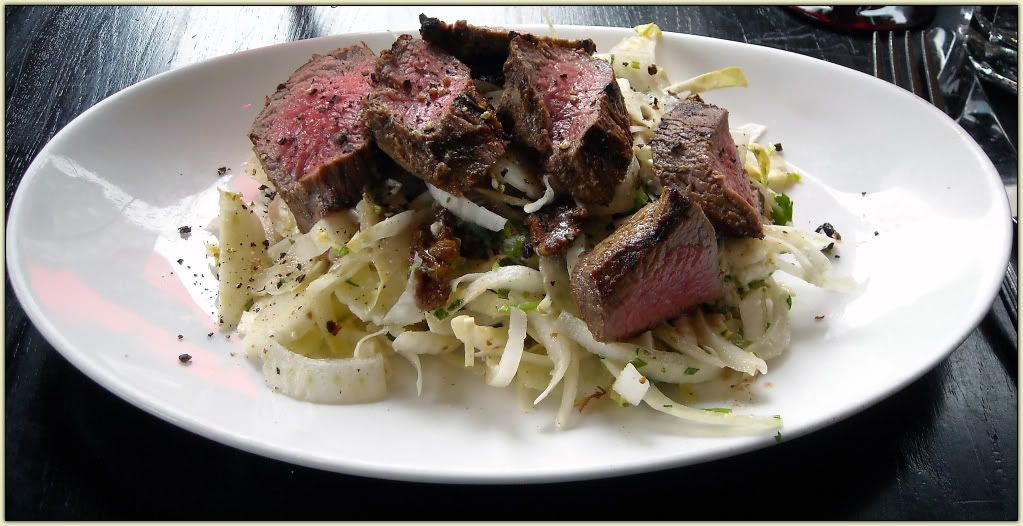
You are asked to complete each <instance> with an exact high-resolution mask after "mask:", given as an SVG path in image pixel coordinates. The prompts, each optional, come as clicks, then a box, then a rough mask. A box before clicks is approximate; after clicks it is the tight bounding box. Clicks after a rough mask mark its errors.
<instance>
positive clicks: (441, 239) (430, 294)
mask: <svg viewBox="0 0 1023 526" xmlns="http://www.w3.org/2000/svg"><path fill="white" fill-rule="evenodd" d="M433 224H438V225H439V228H437V227H434V226H433ZM435 229H436V231H435ZM460 248H461V244H460V242H459V239H458V238H457V237H456V236H455V216H454V215H452V214H451V212H448V211H447V210H446V209H444V208H441V209H439V210H438V211H437V216H436V219H435V221H434V222H433V223H426V224H424V225H423V226H422V227H420V228H419V230H416V232H415V234H413V236H412V252H411V253H410V255H409V264H410V265H413V268H414V270H413V272H414V273H415V280H416V292H415V296H416V305H417V306H418V307H419V308H420V309H423V310H426V311H429V310H434V309H438V308H440V307H443V306H444V304H446V303H447V301H448V296H450V295H451V274H452V267H453V266H454V264H455V262H456V261H457V260H458V257H459V251H460ZM417 256H418V258H419V260H420V261H419V265H418V266H415V263H416V261H415V260H416V257H417Z"/></svg>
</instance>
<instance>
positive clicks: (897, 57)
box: [873, 31, 1019, 326]
mask: <svg viewBox="0 0 1023 526" xmlns="http://www.w3.org/2000/svg"><path fill="white" fill-rule="evenodd" d="M873 52H874V76H875V77H877V78H879V79H881V80H884V81H887V82H890V83H892V84H895V85H897V86H899V87H901V88H904V89H906V90H908V91H910V92H911V93H913V94H914V95H916V96H918V97H920V98H922V99H924V100H926V101H928V102H930V103H931V104H933V105H934V106H935V107H937V108H938V109H939V110H941V111H942V113H948V106H947V105H946V104H945V97H944V96H942V94H941V89H940V87H939V84H938V74H939V73H940V72H941V64H942V57H941V55H940V54H939V53H940V52H939V50H938V48H937V46H935V45H933V44H932V43H931V42H929V41H928V40H927V35H926V33H925V32H924V31H919V32H912V31H901V32H899V34H896V32H881V31H875V32H874V37H873ZM921 73H923V75H921ZM1012 224H1013V232H1012V239H1013V246H1012V251H1013V253H1015V252H1016V238H1017V233H1016V231H1017V228H1018V226H1017V219H1016V218H1015V217H1013V218H1012ZM1017 284H1018V277H1017V275H1016V267H1015V265H1014V264H1013V262H1012V260H1010V261H1009V265H1008V268H1007V271H1006V274H1005V278H1004V279H1003V280H1002V288H1001V291H999V294H998V295H999V297H1000V298H1001V300H1002V303H1003V304H1004V306H1005V310H1006V312H1007V313H1008V314H1009V316H1010V317H1011V319H1012V323H1013V326H1016V325H1017V324H1018V319H1019V317H1018V313H1017V301H1018V298H1019V293H1018V289H1017V287H1018V285H1017Z"/></svg>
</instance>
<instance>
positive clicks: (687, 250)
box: [571, 188, 722, 341]
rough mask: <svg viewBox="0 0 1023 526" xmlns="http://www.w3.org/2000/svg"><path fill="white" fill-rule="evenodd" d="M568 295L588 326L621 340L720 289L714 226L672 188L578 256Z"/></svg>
mask: <svg viewBox="0 0 1023 526" xmlns="http://www.w3.org/2000/svg"><path fill="white" fill-rule="evenodd" d="M571 291H572V298H573V299H574V300H575V303H576V305H577V306H578V308H579V313H580V316H581V317H582V319H583V320H584V321H585V322H586V325H587V326H588V327H589V329H590V332H592V333H593V335H594V337H596V338H597V339H598V340H601V341H619V340H622V339H625V338H628V337H630V336H633V335H635V334H637V333H639V332H641V331H643V330H646V329H649V328H651V327H653V326H655V325H657V324H658V323H661V322H663V321H665V320H668V319H671V318H674V317H676V316H678V315H680V314H682V312H684V311H685V310H686V309H688V308H690V307H692V306H694V305H697V304H699V303H703V302H706V301H710V300H713V299H715V298H717V297H719V296H720V295H721V292H722V286H721V280H720V270H719V263H718V253H717V240H716V238H715V234H714V228H713V226H712V225H711V224H710V222H709V221H708V220H707V217H706V216H705V215H704V214H703V212H702V211H701V210H700V207H699V206H697V205H695V204H694V203H692V202H690V201H689V200H688V199H687V198H686V197H685V196H684V195H683V194H682V193H681V192H679V191H678V190H676V189H674V188H665V189H664V192H663V193H662V194H661V198H660V199H658V200H657V201H655V202H654V203H651V204H650V205H647V206H646V207H644V208H643V209H641V210H640V211H639V212H637V213H636V214H635V215H633V216H632V217H631V218H630V219H629V221H628V222H626V223H625V224H623V225H622V226H620V227H619V228H618V229H617V230H615V232H614V233H613V234H611V235H610V236H608V237H607V238H605V239H604V240H603V241H601V242H600V243H598V244H597V246H595V247H594V248H593V250H591V251H589V252H587V253H585V254H583V255H582V257H580V258H579V262H578V263H577V264H576V266H575V267H574V268H573V269H572V273H571Z"/></svg>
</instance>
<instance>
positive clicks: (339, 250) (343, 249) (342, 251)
mask: <svg viewBox="0 0 1023 526" xmlns="http://www.w3.org/2000/svg"><path fill="white" fill-rule="evenodd" d="M351 251H352V250H351V249H350V248H348V245H341V246H339V247H334V255H335V256H337V257H339V258H343V257H345V256H347V255H348V254H349V253H351Z"/></svg>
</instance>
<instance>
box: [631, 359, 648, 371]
mask: <svg viewBox="0 0 1023 526" xmlns="http://www.w3.org/2000/svg"><path fill="white" fill-rule="evenodd" d="M629 363H631V364H632V366H633V367H635V368H636V369H639V368H640V367H643V366H644V365H646V362H644V361H643V360H642V359H641V358H640V357H639V356H637V357H635V358H633V360H632V361H631V362H629Z"/></svg>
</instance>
